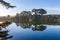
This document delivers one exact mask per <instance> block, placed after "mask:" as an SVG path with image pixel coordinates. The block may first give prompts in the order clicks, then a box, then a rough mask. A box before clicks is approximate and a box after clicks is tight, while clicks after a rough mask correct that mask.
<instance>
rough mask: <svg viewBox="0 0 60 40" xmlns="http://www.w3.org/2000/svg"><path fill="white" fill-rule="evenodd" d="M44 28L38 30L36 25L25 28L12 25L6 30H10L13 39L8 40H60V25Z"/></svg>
mask: <svg viewBox="0 0 60 40" xmlns="http://www.w3.org/2000/svg"><path fill="white" fill-rule="evenodd" d="M38 26H39V25H38ZM44 26H45V27H43V28H41V27H40V28H41V29H38V28H36V27H35V26H34V25H30V27H29V26H27V27H26V26H25V27H23V26H22V25H20V26H19V25H18V26H17V25H16V24H15V23H12V24H10V25H9V26H7V27H6V28H7V30H9V32H8V34H9V35H12V36H13V37H12V38H10V39H7V40H60V25H44ZM34 28H35V29H34Z"/></svg>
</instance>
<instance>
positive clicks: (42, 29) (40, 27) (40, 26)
mask: <svg viewBox="0 0 60 40" xmlns="http://www.w3.org/2000/svg"><path fill="white" fill-rule="evenodd" d="M45 29H46V26H44V25H35V27H32V30H33V31H44V30H45Z"/></svg>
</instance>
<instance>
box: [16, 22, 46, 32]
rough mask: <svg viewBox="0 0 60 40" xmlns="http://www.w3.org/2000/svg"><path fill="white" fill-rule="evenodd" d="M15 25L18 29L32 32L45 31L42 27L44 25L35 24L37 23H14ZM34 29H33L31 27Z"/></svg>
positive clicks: (44, 27)
mask: <svg viewBox="0 0 60 40" xmlns="http://www.w3.org/2000/svg"><path fill="white" fill-rule="evenodd" d="M16 25H17V26H18V25H19V26H20V27H22V28H23V29H26V28H31V29H32V30H33V31H44V30H45V29H46V26H44V25H41V24H39V23H37V22H33V23H29V22H27V23H24V22H23V23H20V22H19V23H18V22H16ZM32 25H33V26H34V27H33V26H32Z"/></svg>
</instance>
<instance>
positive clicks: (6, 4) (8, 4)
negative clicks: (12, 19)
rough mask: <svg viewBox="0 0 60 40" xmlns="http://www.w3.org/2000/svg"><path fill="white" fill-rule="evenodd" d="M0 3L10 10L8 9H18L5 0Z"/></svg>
mask: <svg viewBox="0 0 60 40" xmlns="http://www.w3.org/2000/svg"><path fill="white" fill-rule="evenodd" d="M0 3H1V4H2V5H4V6H5V7H7V9H8V8H14V7H16V6H12V5H10V3H8V2H5V1H4V0H0Z"/></svg>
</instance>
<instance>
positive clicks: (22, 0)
mask: <svg viewBox="0 0 60 40" xmlns="http://www.w3.org/2000/svg"><path fill="white" fill-rule="evenodd" d="M4 1H6V2H8V3H11V5H14V6H16V8H13V9H12V8H9V9H6V7H5V6H3V5H2V4H0V16H6V15H16V13H20V12H21V11H31V10H32V9H33V8H36V9H39V8H43V9H45V10H46V11H47V14H60V0H4Z"/></svg>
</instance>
